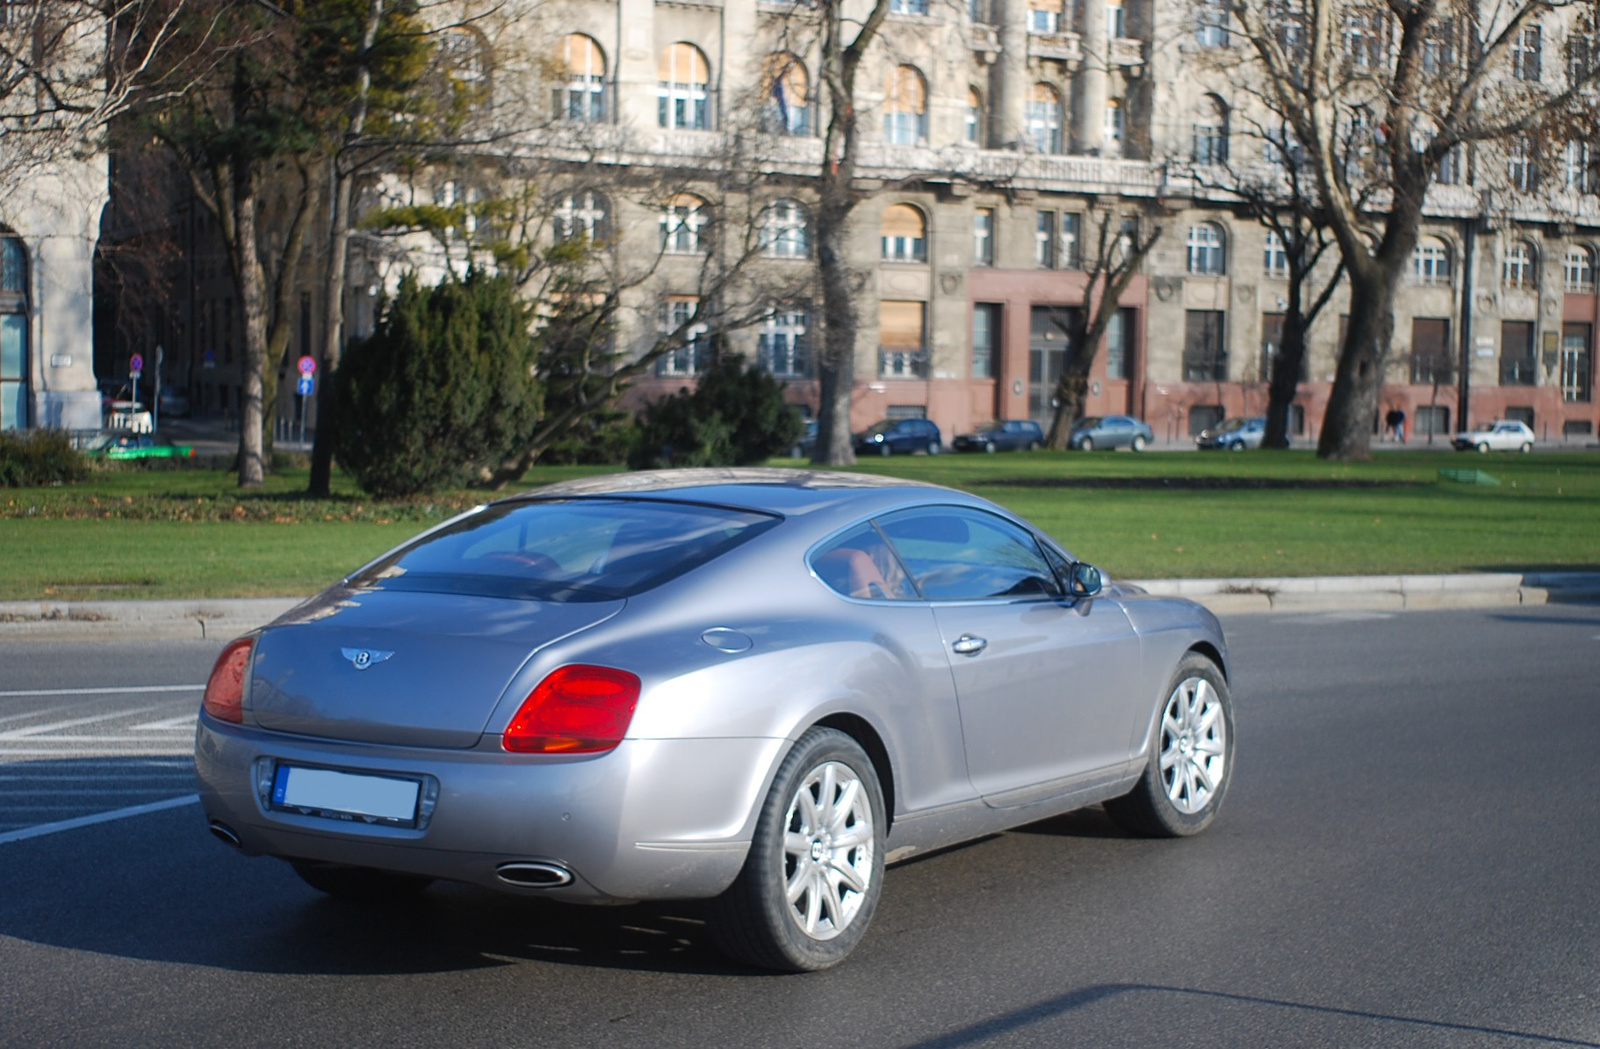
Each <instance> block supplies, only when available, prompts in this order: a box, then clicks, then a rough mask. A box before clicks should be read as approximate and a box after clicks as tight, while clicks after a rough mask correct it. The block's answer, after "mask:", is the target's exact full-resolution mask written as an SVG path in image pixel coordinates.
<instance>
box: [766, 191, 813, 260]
mask: <svg viewBox="0 0 1600 1049" xmlns="http://www.w3.org/2000/svg"><path fill="white" fill-rule="evenodd" d="M810 226H811V223H810V217H809V216H808V215H807V214H806V209H805V208H804V207H803V206H802V205H801V204H800V203H799V202H798V201H794V200H775V201H773V202H772V203H771V204H768V205H767V206H766V208H765V210H763V211H762V213H761V254H763V255H765V256H766V257H767V258H769V259H804V258H809V257H810V255H811V228H810Z"/></svg>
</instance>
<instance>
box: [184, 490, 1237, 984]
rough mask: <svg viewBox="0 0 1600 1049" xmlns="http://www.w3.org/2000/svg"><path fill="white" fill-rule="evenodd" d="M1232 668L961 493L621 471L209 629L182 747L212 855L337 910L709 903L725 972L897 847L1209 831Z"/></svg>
mask: <svg viewBox="0 0 1600 1049" xmlns="http://www.w3.org/2000/svg"><path fill="white" fill-rule="evenodd" d="M1226 654H1227V650H1226V647H1225V644H1224V640H1223V636H1222V631H1221V629H1220V628H1219V626H1218V624H1217V621H1216V620H1215V619H1214V618H1213V617H1212V616H1211V615H1210V614H1209V613H1208V612H1206V611H1205V610H1204V609H1202V608H1200V607H1199V606H1197V605H1194V604H1191V603H1189V602H1186V601H1182V600H1176V599H1170V598H1156V597H1151V596H1148V595H1146V594H1144V593H1142V592H1141V591H1139V590H1138V589H1137V588H1135V587H1131V586H1126V585H1119V584H1116V583H1111V582H1105V581H1103V580H1102V578H1101V575H1100V573H1099V572H1098V571H1097V570H1096V569H1094V568H1093V567H1091V566H1089V565H1087V564H1085V563H1083V562H1080V561H1078V560H1076V559H1075V558H1073V556H1072V555H1071V554H1069V553H1067V552H1066V551H1065V550H1064V549H1062V548H1061V547H1059V546H1058V545H1057V544H1056V543H1055V542H1054V541H1053V540H1051V539H1050V538H1048V537H1046V536H1044V535H1042V534H1041V533H1039V532H1038V531H1037V530H1035V529H1034V528H1032V527H1031V526H1029V525H1028V524H1027V523H1026V522H1024V521H1022V520H1020V519H1018V518H1016V517H1014V516H1012V515H1011V514H1009V513H1007V512H1006V511H1004V510H1002V509H1000V508H999V507H997V506H995V505H993V504H991V503H988V502H986V501H984V500H982V499H979V498H977V497H975V496H971V495H967V494H965V493H962V492H957V491H953V490H949V489H945V488H939V487H934V486H930V485H921V484H910V483H905V482H899V481H894V480H888V479H883V478H873V477H865V476H861V475H855V474H848V473H833V472H811V471H801V470H778V469H755V470H684V471H667V472H662V473H655V474H650V473H644V474H624V475H617V476H612V477H604V478H591V479H586V480H581V481H573V482H568V483H564V484H559V485H553V486H550V487H546V488H541V489H536V490H534V491H531V492H529V493H526V494H524V495H521V496H517V497H514V498H510V499H506V500H503V501H500V502H496V503H493V504H490V505H488V506H484V507H480V508H478V509H476V510H473V511H471V512H469V513H466V514H464V515H462V516H460V517H457V518H455V519H454V520H451V521H449V522H447V523H445V524H443V525H440V526H438V527H436V528H434V529H432V530H430V531H428V532H425V533H423V534H422V535H421V536H419V537H418V538H416V539H415V540H413V541H411V542H410V543H408V544H406V545H404V546H402V547H399V548H398V549H396V550H394V551H391V552H390V553H387V554H385V555H383V556H382V557H380V558H379V559H378V560H376V561H374V562H372V563H371V564H369V565H367V566H366V567H364V568H362V569H360V570H359V571H357V572H355V573H353V574H352V575H350V576H349V577H348V578H346V579H344V580H343V581H341V582H339V583H338V584H336V585H335V586H333V587H330V588H329V589H328V590H326V591H324V592H323V593H322V594H320V595H318V596H317V597H315V598H313V599H311V600H310V601H308V602H306V603H305V604H303V605H301V606H300V607H299V608H297V609H295V610H293V611H292V612H290V613H288V614H286V615H284V616H283V617H282V618H280V619H278V620H277V621H275V622H273V623H271V624H269V625H268V626H266V627H265V628H263V629H261V630H259V631H256V632H254V633H252V634H250V635H248V636H246V637H243V638H241V639H239V640H237V641H234V642H233V643H231V644H230V645H228V646H227V647H226V648H225V649H224V651H223V653H222V655H221V656H220V657H219V658H218V660H217V663H216V666H215V669H214V670H213V671H212V674H211V677H210V680H209V682H208V683H207V686H206V693H205V699H204V703H203V710H202V712H201V715H200V722H199V729H198V734H197V738H196V744H195V764H196V768H197V772H198V776H199V784H200V796H201V800H202V802H203V804H204V808H205V814H206V818H207V820H208V821H209V824H210V827H211V830H212V832H213V833H214V834H215V835H216V836H217V837H218V838H220V839H222V840H223V841H225V842H227V843H229V844H230V845H232V846H234V847H236V848H239V849H241V850H242V851H244V852H245V853H248V854H252V855H257V854H265V855H271V856H277V857H281V858H283V859H286V860H288V861H289V862H290V863H291V864H293V866H294V868H295V870H296V871H298V872H299V874H300V875H301V876H302V877H303V878H304V879H305V880H306V881H307V882H309V883H310V884H311V885H312V886H314V887H316V888H318V889H321V890H323V891H326V892H329V893H333V894H349V895H371V894H374V893H385V894H394V893H401V892H406V891H410V890H416V889H421V888H423V887H424V886H426V885H427V884H428V882H429V881H430V880H432V879H435V878H448V879H455V880H458V881H462V882H470V883H475V884H477V885H481V886H486V887H488V888H493V889H498V890H502V891H505V892H511V893H520V894H524V895H538V896H543V897H547V898H550V899H560V900H572V901H580V902H591V903H593V902H614V901H620V900H641V899H661V898H696V897H698V898H710V899H711V900H712V901H713V902H712V904H711V910H712V916H713V925H712V933H713V936H714V937H715V938H716V940H717V942H718V943H719V944H720V945H721V946H722V947H723V948H724V950H726V951H727V952H728V953H729V954H730V955H732V956H733V957H735V958H738V959H742V960H744V961H747V962H750V963H753V964H756V965H760V966H765V967H770V968H775V969H786V970H808V969H821V968H826V967H828V966H831V965H834V964H836V963H837V962H839V961H840V960H842V959H843V958H844V957H845V955H847V954H848V953H849V952H850V950H851V949H852V948H853V947H854V946H855V945H856V943H857V942H858V941H859V940H860V939H861V936H862V935H863V933H864V932H865V931H866V928H867V925H868V923H869V921H870V920H871V918H872V914H873V911H874V909H875V908H876V907H877V904H878V900H879V897H880V894H881V893H882V891H883V883H884V865H885V863H886V862H888V861H891V860H898V859H901V858H904V857H907V856H912V855H915V854H919V853H922V852H926V851H927V850H930V849H936V848H939V847H941V846H945V845H949V844H952V843H954V842H960V841H964V840H968V839H972V838H975V837H978V836H981V835H985V834H991V833H994V832H996V831H1000V830H1003V829H1005V828H1007V827H1012V826H1015V825H1017V824H1021V823H1027V822H1031V821H1034V820H1038V819H1041V818H1044V817H1046V816H1050V815H1052V814H1055V813H1060V812H1064V811H1066V810H1069V809H1074V808H1078V807H1080V806H1084V805H1088V804H1092V803H1095V802H1104V803H1105V805H1106V809H1107V811H1108V812H1109V813H1110V814H1111V816H1112V817H1113V818H1114V819H1115V820H1117V822H1118V823H1120V824H1122V825H1123V826H1124V827H1127V828H1129V829H1131V830H1133V831H1134V832H1136V833H1140V834H1150V835H1162V836H1173V835H1187V834H1193V833H1195V832H1197V831H1199V830H1201V829H1202V828H1204V827H1205V826H1206V825H1207V824H1209V823H1210V822H1211V821H1212V819H1213V818H1214V817H1215V816H1216V814H1217V810H1218V807H1219V806H1220V805H1221V803H1222V800H1223V797H1224V795H1225V794H1226V792H1227V789H1228V784H1229V780H1230V776H1231V773H1232V769H1233V747H1234V736H1233V725H1232V714H1231V706H1230V703H1231V701H1230V699H1229V693H1228V674H1227V664H1226Z"/></svg>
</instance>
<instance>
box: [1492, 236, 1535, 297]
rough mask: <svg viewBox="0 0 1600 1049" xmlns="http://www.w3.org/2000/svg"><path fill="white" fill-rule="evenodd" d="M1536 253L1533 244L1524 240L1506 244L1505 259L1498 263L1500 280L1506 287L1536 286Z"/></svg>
mask: <svg viewBox="0 0 1600 1049" xmlns="http://www.w3.org/2000/svg"><path fill="white" fill-rule="evenodd" d="M1537 260H1538V255H1537V253H1536V252H1535V251H1534V249H1533V245H1532V244H1531V243H1529V242H1528V241H1525V240H1519V241H1514V242H1513V243H1511V244H1508V245H1506V255H1505V259H1504V260H1503V261H1502V262H1501V264H1500V280H1501V282H1502V283H1503V284H1505V286H1506V287H1508V288H1536V287H1538V286H1539V278H1538V274H1537V272H1536V263H1537Z"/></svg>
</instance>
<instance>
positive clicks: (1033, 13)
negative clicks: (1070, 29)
mask: <svg viewBox="0 0 1600 1049" xmlns="http://www.w3.org/2000/svg"><path fill="white" fill-rule="evenodd" d="M1061 21H1062V19H1061V0H1028V32H1030V33H1033V34H1035V35H1041V34H1042V35H1045V36H1049V35H1052V34H1054V33H1059V32H1061V30H1062V28H1063V27H1062V25H1061Z"/></svg>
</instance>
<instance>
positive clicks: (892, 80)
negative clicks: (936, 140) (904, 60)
mask: <svg viewBox="0 0 1600 1049" xmlns="http://www.w3.org/2000/svg"><path fill="white" fill-rule="evenodd" d="M886 88H887V91H886V95H885V99H884V107H883V140H884V141H885V142H888V143H889V144H891V145H895V146H914V145H916V144H917V143H919V142H921V141H923V140H924V139H926V138H927V137H928V85H927V81H925V80H923V79H922V74H921V73H919V72H917V70H916V67H915V66H895V67H894V69H892V70H890V71H889V80H888V83H887V85H886Z"/></svg>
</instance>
